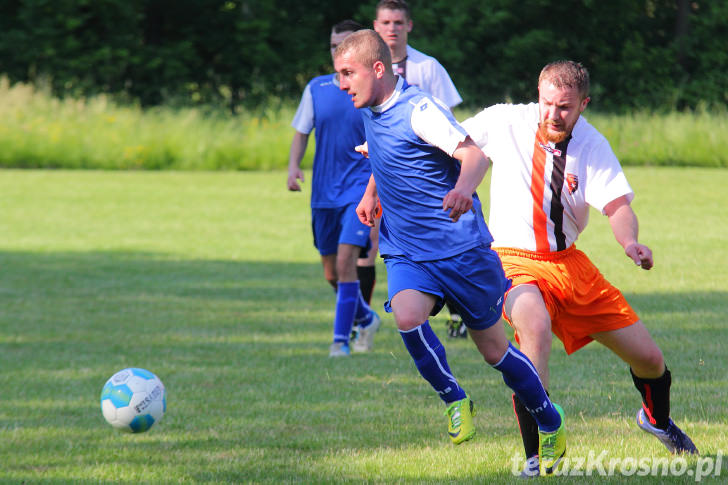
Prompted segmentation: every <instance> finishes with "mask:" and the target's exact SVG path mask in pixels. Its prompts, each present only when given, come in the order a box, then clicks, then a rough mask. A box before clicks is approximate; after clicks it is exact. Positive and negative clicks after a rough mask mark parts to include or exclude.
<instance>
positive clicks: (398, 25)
mask: <svg viewBox="0 0 728 485" xmlns="http://www.w3.org/2000/svg"><path fill="white" fill-rule="evenodd" d="M412 25H413V24H412V16H411V14H410V9H409V5H408V4H407V2H406V1H404V0H381V1H380V2H379V3H378V4H377V7H376V10H375V19H374V30H375V31H376V32H377V33H378V34H379V36H380V37H381V38H382V40H384V42H385V44H387V47H389V52H390V54H391V55H392V70H393V71H394V74H396V75H398V76H400V77H402V78H404V79H405V80H406V81H407V84H410V85H414V86H417V87H419V88H420V89H421V90H423V91H425V92H428V93H430V94H432V95H433V96H435V97H436V98H438V99H439V100H440V101H442V102H443V103H444V104H445V105H446V106H447V107H448V108H450V109H452V108H454V107H455V106H457V105H458V104H460V103H461V102H462V101H463V99H462V98H461V97H460V94H459V93H458V91H457V89H456V88H455V85H454V84H453V82H452V80H451V79H450V76H449V75H448V73H447V71H446V70H445V68H444V67H442V65H441V64H440V63H439V62H438V61H437V59H435V58H434V57H431V56H428V55H427V54H424V53H422V52H420V51H418V50H417V49H413V48H412V47H411V46H409V45H408V44H407V40H408V34H409V33H410V32H411V31H412ZM377 238H378V231H377V228H375V229H374V230H373V231H372V245H373V247H374V248H375V250H373V251H370V253H369V258H368V263H364V262H362V261H361V260H360V263H359V264H360V270H361V271H364V269H363V268H361V267H362V266H366V265H369V264H371V265H372V268H373V265H374V258H375V257H376V248H377V244H378V239H377ZM360 280H366V275H360ZM446 305H447V309H448V311H449V312H450V318H449V319H448V321H447V328H448V335H449V336H450V337H463V338H464V337H467V328H466V327H465V324H463V321H462V318H461V317H460V315H458V314H457V312H456V311H455V309H454V307H453V306H452V305H451V304H450V303H449V302H447V303H446Z"/></svg>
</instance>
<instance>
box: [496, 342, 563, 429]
mask: <svg viewBox="0 0 728 485" xmlns="http://www.w3.org/2000/svg"><path fill="white" fill-rule="evenodd" d="M493 368H494V369H497V370H499V371H500V372H501V373H502V374H503V381H504V382H505V383H506V385H507V386H508V387H510V388H511V389H513V392H515V393H516V396H518V399H520V401H521V402H522V403H523V405H524V406H525V407H526V409H527V410H528V412H530V413H531V415H532V416H533V417H534V419H535V420H536V422H537V423H538V428H539V429H540V430H541V431H546V432H552V431H556V430H557V429H559V426H560V425H561V416H559V412H558V411H556V408H554V406H553V404H551V400H550V399H549V398H548V396H547V395H546V391H545V390H544V388H543V384H541V379H540V378H539V377H538V372H536V369H535V368H534V367H533V364H532V363H531V361H530V360H529V359H528V357H526V356H525V355H523V354H522V353H521V352H520V351H519V350H518V349H516V348H515V347H514V346H513V345H512V344H511V343H510V342H509V343H508V350H506V353H505V355H503V358H502V359H501V360H500V362H498V363H497V364H495V365H494V366H493Z"/></svg>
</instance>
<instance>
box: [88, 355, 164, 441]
mask: <svg viewBox="0 0 728 485" xmlns="http://www.w3.org/2000/svg"><path fill="white" fill-rule="evenodd" d="M166 410H167V397H166V394H165V391H164V384H162V381H160V380H159V377H157V376H155V375H154V374H152V373H151V372H149V371H148V370H145V369H137V368H134V367H131V368H128V369H124V370H120V371H119V372H117V373H116V374H114V375H113V376H111V378H110V379H109V380H108V381H106V384H105V385H104V388H103V389H101V412H102V413H103V414H104V419H106V421H108V423H109V424H110V425H111V426H113V427H114V428H116V429H119V430H121V431H125V432H127V433H142V432H144V431H147V430H148V429H149V428H151V427H152V426H153V425H154V423H156V422H157V421H159V420H160V419H162V416H164V412H165V411H166Z"/></svg>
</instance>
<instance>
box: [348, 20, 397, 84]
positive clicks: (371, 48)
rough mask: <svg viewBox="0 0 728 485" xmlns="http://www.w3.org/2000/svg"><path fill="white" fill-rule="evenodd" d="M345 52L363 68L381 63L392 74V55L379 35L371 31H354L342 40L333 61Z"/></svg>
mask: <svg viewBox="0 0 728 485" xmlns="http://www.w3.org/2000/svg"><path fill="white" fill-rule="evenodd" d="M347 52H352V53H353V55H354V59H356V60H357V61H358V62H360V63H362V64H364V65H365V66H369V67H371V66H373V65H374V63H375V62H377V61H381V62H382V63H383V64H384V68H385V70H386V71H387V72H388V73H390V74H393V72H392V55H391V54H390V53H389V47H387V44H385V43H384V41H383V40H382V38H381V37H379V34H377V33H376V32H374V31H373V30H371V29H362V30H359V31H356V32H354V33H353V34H351V35H350V36H349V37H347V38H346V39H344V41H343V42H342V43H341V44H339V45H338V47H337V48H336V50H335V51H334V59H336V58H338V57H341V56H342V55H344V54H345V53H347Z"/></svg>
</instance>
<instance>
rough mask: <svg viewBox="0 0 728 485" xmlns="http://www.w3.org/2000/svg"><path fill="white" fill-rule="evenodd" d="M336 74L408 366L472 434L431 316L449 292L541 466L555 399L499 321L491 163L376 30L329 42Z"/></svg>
mask: <svg viewBox="0 0 728 485" xmlns="http://www.w3.org/2000/svg"><path fill="white" fill-rule="evenodd" d="M334 67H335V68H336V71H337V72H338V73H339V82H340V87H341V89H342V90H345V91H346V92H347V93H348V94H349V95H350V96H351V99H352V101H353V103H354V106H356V107H357V108H361V109H360V112H361V113H362V118H363V119H364V128H365V134H366V142H367V144H368V147H367V148H366V149H365V151H367V150H368V154H369V156H370V161H371V167H372V176H371V177H370V179H369V184H368V185H367V189H366V192H365V194H364V197H363V198H362V200H361V202H360V203H359V205H358V207H357V213H358V214H359V218H360V219H361V220H362V222H365V223H367V224H369V225H370V226H371V225H373V222H374V217H375V211H376V209H377V207H378V204H379V203H381V206H382V209H383V216H382V221H381V226H380V234H379V238H380V239H379V241H380V252H381V254H382V257H383V258H384V261H385V264H386V266H387V282H388V291H389V299H388V301H387V303H386V304H385V307H386V308H387V310H388V311H393V312H394V318H395V321H396V323H397V328H398V329H399V331H400V335H401V337H402V340H403V341H404V344H405V347H406V348H407V350H408V352H409V353H410V355H411V356H412V359H413V360H414V362H415V365H416V367H417V369H418V371H419V372H420V374H421V375H422V377H424V378H425V379H426V380H427V381H428V382H429V383H430V385H431V386H432V387H433V388H434V389H435V391H436V392H437V393H438V394H439V395H440V398H441V399H442V400H443V401H444V402H445V405H446V414H447V416H448V432H449V434H450V437H451V439H452V441H453V443H455V444H459V443H462V442H463V441H465V440H468V439H470V438H472V437H473V435H474V434H475V428H474V426H473V421H472V414H473V411H474V406H473V403H472V401H471V400H470V398H469V397H468V395H467V394H466V392H465V390H464V389H462V387H460V384H459V383H458V381H457V379H456V378H455V376H454V375H453V373H452V372H451V370H450V368H449V366H448V363H447V357H446V353H445V349H444V347H443V346H442V343H441V342H440V341H439V339H438V338H437V336H436V335H435V333H434V332H433V331H432V328H431V327H430V324H429V321H428V317H429V316H430V315H432V314H436V313H437V311H439V310H440V309H441V307H442V304H443V301H444V300H445V299H446V298H447V299H449V300H450V301H452V302H453V304H454V305H455V306H456V308H457V309H458V311H459V313H460V314H461V315H462V317H463V321H464V322H465V323H466V325H467V326H468V328H469V331H470V333H471V336H472V339H473V341H474V342H475V344H476V346H477V348H478V350H479V351H480V353H481V354H482V355H483V358H484V359H485V361H486V362H488V363H489V364H490V365H491V366H493V367H494V368H495V369H497V370H498V371H500V372H501V373H502V375H503V380H504V381H505V382H506V384H507V385H508V386H509V387H510V388H511V389H513V391H514V392H515V393H516V395H518V396H519V398H521V399H524V400H525V401H527V402H528V404H526V406H527V407H528V408H529V410H530V411H531V412H532V414H533V416H534V419H536V421H537V422H538V426H539V431H540V435H541V436H540V437H541V443H540V445H541V450H540V452H541V457H542V458H541V460H542V464H543V467H544V473H546V474H548V473H553V471H554V470H555V469H556V468H557V467H558V466H559V465H560V464H561V463H562V457H563V455H564V453H565V452H566V438H565V433H564V425H563V411H561V410H560V408H558V406H555V405H553V404H552V403H551V401H550V400H549V398H548V396H547V395H546V392H545V391H544V389H543V386H542V385H541V381H540V380H539V377H538V373H537V372H536V370H535V369H534V367H533V365H532V364H531V362H530V361H529V360H528V358H527V357H526V356H524V355H523V354H522V353H521V352H519V351H518V350H517V349H516V348H515V347H513V346H512V345H511V344H510V343H509V342H508V340H507V339H506V336H505V330H504V328H503V325H501V324H499V322H500V314H501V310H502V307H503V293H504V292H505V290H506V289H507V288H508V286H509V284H510V281H509V280H507V279H506V277H505V274H504V272H503V268H502V266H501V264H500V260H499V259H498V255H497V254H496V253H495V252H494V251H493V250H491V249H490V243H491V241H492V240H493V238H492V237H491V235H490V232H489V231H488V228H487V226H486V225H485V220H484V218H483V213H482V210H481V205H480V201H479V200H478V197H477V195H476V194H475V189H476V188H477V187H478V185H479V183H480V181H481V180H482V178H483V175H484V174H485V171H486V170H487V168H488V162H487V159H486V158H485V156H484V155H483V153H482V152H481V151H480V150H479V148H478V146H477V145H476V144H475V143H474V142H473V140H472V139H470V137H469V136H468V134H467V132H465V130H464V129H463V128H462V127H461V126H460V125H458V123H457V122H456V121H455V119H454V118H453V116H452V113H450V111H449V110H448V109H447V107H445V106H441V105H440V104H439V103H438V102H437V101H435V99H434V98H433V97H432V96H431V95H429V94H426V93H424V92H423V91H421V90H420V89H418V88H417V87H416V86H410V85H408V84H407V83H406V81H405V80H404V79H402V78H401V77H396V76H395V75H394V73H393V71H392V62H391V55H390V53H389V49H388V48H387V45H386V44H385V43H384V41H382V39H381V38H380V37H379V35H377V33H376V32H374V31H372V30H360V31H358V32H355V33H353V34H351V35H350V36H349V37H347V38H346V39H345V40H344V41H343V42H342V43H341V44H340V45H339V46H338V47H337V49H336V51H335V53H334Z"/></svg>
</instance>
